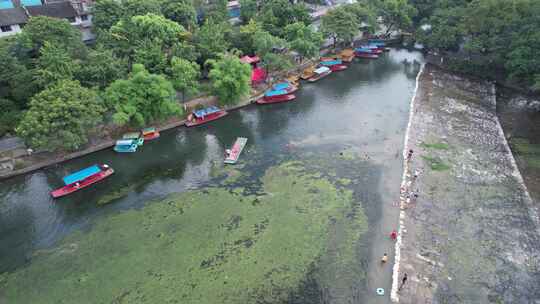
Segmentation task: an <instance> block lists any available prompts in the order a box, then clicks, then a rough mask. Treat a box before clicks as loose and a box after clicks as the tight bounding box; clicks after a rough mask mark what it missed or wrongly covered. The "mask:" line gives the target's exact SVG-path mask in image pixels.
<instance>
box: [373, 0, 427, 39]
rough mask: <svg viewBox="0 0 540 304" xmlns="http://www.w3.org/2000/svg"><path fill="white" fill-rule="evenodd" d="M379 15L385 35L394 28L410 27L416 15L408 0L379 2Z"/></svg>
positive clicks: (416, 12)
mask: <svg viewBox="0 0 540 304" xmlns="http://www.w3.org/2000/svg"><path fill="white" fill-rule="evenodd" d="M379 13H380V15H381V17H382V18H383V22H384V25H385V26H386V34H388V33H390V32H391V31H392V30H394V29H395V28H397V29H407V28H409V27H411V26H412V22H413V18H414V17H415V16H416V14H418V11H417V10H416V8H415V7H414V6H412V5H411V4H409V2H408V0H381V1H380V7H379Z"/></svg>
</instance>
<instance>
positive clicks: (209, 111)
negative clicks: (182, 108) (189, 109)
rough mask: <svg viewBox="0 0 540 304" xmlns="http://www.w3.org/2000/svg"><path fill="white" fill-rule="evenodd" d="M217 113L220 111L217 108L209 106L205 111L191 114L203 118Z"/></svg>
mask: <svg viewBox="0 0 540 304" xmlns="http://www.w3.org/2000/svg"><path fill="white" fill-rule="evenodd" d="M219 111H221V110H220V109H219V108H218V107H216V106H211V107H208V108H206V109H202V110H197V111H195V112H193V114H194V115H195V117H197V118H201V117H204V116H206V115H210V114H214V113H217V112H219Z"/></svg>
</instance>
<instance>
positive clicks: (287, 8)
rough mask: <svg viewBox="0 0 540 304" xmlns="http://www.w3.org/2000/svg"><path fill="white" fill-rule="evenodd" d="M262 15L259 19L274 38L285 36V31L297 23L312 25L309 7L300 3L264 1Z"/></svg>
mask: <svg viewBox="0 0 540 304" xmlns="http://www.w3.org/2000/svg"><path fill="white" fill-rule="evenodd" d="M260 11H261V14H260V15H259V16H258V17H257V21H259V22H260V23H261V24H262V25H263V27H264V29H265V30H267V31H268V32H270V33H271V34H272V35H274V36H280V37H282V36H283V29H284V28H285V27H286V26H287V25H288V24H292V23H295V22H303V23H305V24H310V23H311V16H310V14H309V11H308V9H307V6H306V5H305V4H304V3H302V2H300V3H296V4H291V3H290V2H289V1H287V0H269V1H264V2H263V6H262V8H261V10H260Z"/></svg>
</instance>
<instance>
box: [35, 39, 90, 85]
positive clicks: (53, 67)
mask: <svg viewBox="0 0 540 304" xmlns="http://www.w3.org/2000/svg"><path fill="white" fill-rule="evenodd" d="M39 54H40V56H39V59H38V61H37V65H36V70H35V83H36V84H37V85H38V86H39V87H41V88H46V87H48V86H49V85H54V84H55V83H56V82H58V81H60V80H71V79H73V75H74V74H75V73H76V72H77V71H78V69H79V65H78V63H77V62H76V61H75V60H73V59H72V58H71V57H70V56H69V54H68V52H67V51H66V50H64V49H62V48H59V47H56V46H54V45H53V44H51V43H50V42H48V41H45V44H44V45H43V46H42V47H41V49H40V50H39Z"/></svg>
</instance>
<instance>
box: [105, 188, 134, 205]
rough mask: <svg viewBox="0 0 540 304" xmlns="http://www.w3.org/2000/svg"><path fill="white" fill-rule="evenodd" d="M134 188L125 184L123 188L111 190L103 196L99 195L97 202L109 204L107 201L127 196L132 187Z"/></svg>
mask: <svg viewBox="0 0 540 304" xmlns="http://www.w3.org/2000/svg"><path fill="white" fill-rule="evenodd" d="M134 188H135V186H126V187H123V188H120V189H118V190H116V191H113V192H111V193H108V194H106V195H104V196H103V197H101V198H100V199H99V200H98V201H97V204H98V205H106V204H109V203H112V202H114V201H116V200H118V199H121V198H123V197H125V196H127V195H128V194H129V193H130V192H131V191H133V189H134Z"/></svg>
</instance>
